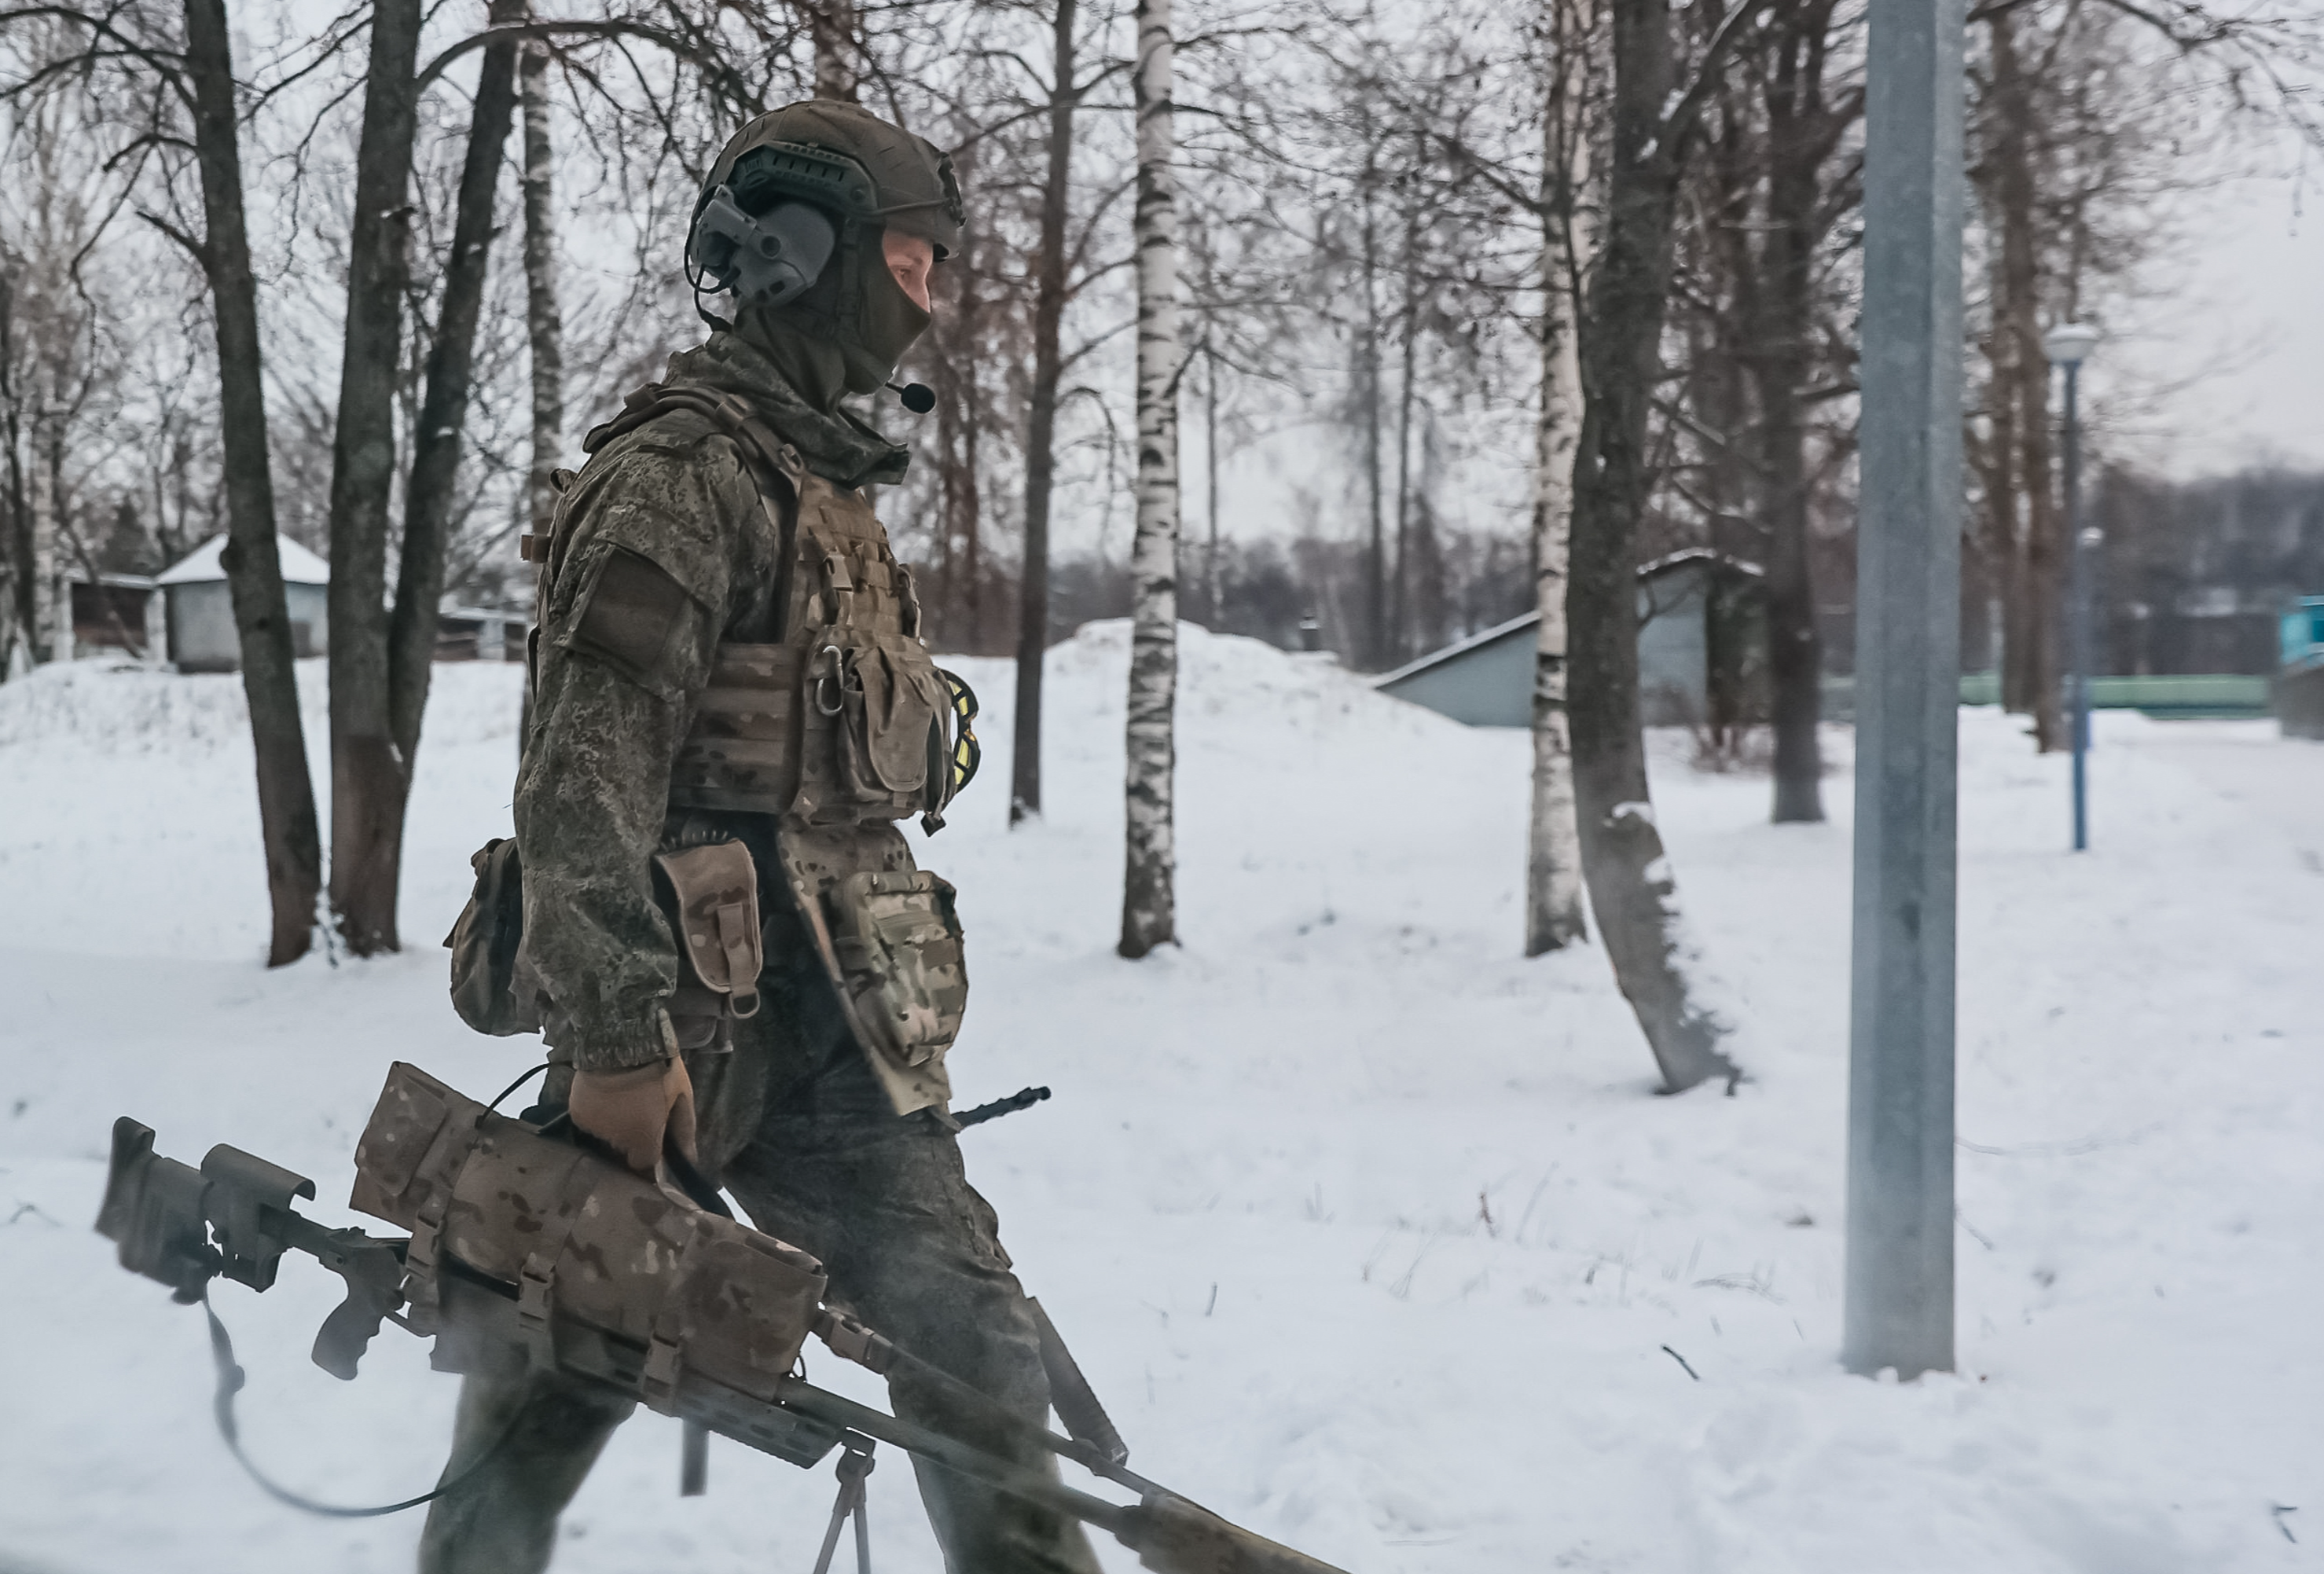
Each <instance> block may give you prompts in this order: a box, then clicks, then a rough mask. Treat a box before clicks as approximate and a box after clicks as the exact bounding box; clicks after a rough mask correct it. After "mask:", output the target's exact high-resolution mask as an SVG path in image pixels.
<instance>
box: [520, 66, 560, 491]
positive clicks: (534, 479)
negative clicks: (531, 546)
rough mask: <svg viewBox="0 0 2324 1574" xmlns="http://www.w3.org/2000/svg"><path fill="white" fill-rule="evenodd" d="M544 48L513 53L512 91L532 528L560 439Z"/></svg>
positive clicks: (554, 229)
mask: <svg viewBox="0 0 2324 1574" xmlns="http://www.w3.org/2000/svg"><path fill="white" fill-rule="evenodd" d="M548 76H549V51H548V50H547V48H546V47H544V46H542V45H540V44H538V43H533V44H528V45H526V46H525V47H524V49H523V50H522V51H521V52H520V53H519V54H518V56H517V92H518V95H519V97H520V98H521V102H522V104H523V111H524V301H525V319H524V320H525V335H526V338H527V340H528V342H529V343H530V346H531V354H532V474H531V476H530V503H531V516H530V518H531V529H532V533H533V534H534V535H536V536H546V535H548V533H549V514H550V513H551V512H552V511H554V510H555V508H556V506H557V493H556V492H555V491H554V490H553V489H552V488H551V487H550V486H549V475H550V474H551V473H552V472H554V471H555V470H556V469H557V465H558V459H559V457H560V456H561V451H562V449H563V446H564V442H565V319H564V317H563V316H562V314H560V313H559V312H558V308H557V207H556V204H555V200H554V197H555V189H554V188H553V187H552V185H551V184H550V177H551V173H552V171H553V170H554V169H555V152H554V150H553V148H552V147H551V146H550V143H549V91H548V88H549V84H548Z"/></svg>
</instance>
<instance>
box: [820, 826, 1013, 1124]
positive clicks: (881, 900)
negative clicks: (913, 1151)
mask: <svg viewBox="0 0 2324 1574" xmlns="http://www.w3.org/2000/svg"><path fill="white" fill-rule="evenodd" d="M887 837H888V838H889V841H888V842H884V843H878V844H871V845H866V844H865V843H863V842H862V840H861V833H855V834H853V835H850V834H848V833H815V832H812V831H808V830H806V829H803V828H797V827H791V828H786V830H785V831H784V833H783V834H782V836H781V838H780V841H779V847H780V849H781V857H782V862H783V873H784V875H785V877H786V879H788V883H789V885H790V888H791V895H792V898H793V900H794V901H795V902H796V903H797V905H798V914H799V917H800V919H801V920H802V921H803V922H804V923H805V925H807V934H809V936H810V937H811V938H812V940H813V941H814V943H815V948H816V953H817V954H818V955H819V956H820V957H821V958H822V961H823V965H824V970H825V972H826V973H828V974H829V975H830V978H831V981H832V985H833V988H834V989H835V990H836V991H837V993H838V996H839V1002H840V1006H841V1008H843V1009H844V1012H845V1013H846V1016H847V1020H848V1025H849V1026H850V1027H851V1028H852V1029H853V1032H854V1036H855V1040H856V1042H857V1044H859V1045H861V1046H862V1050H863V1055H864V1059H865V1060H866V1061H867V1062H869V1063H870V1064H871V1071H872V1074H873V1075H874V1076H875V1077H877V1078H878V1080H879V1082H880V1084H881V1088H882V1089H884V1090H885V1091H886V1092H887V1094H888V1098H889V1100H890V1103H892V1104H893V1105H894V1106H895V1109H896V1113H898V1114H899V1115H908V1114H910V1113H911V1112H912V1111H913V1110H915V1109H927V1108H930V1107H932V1106H933V1107H935V1108H937V1109H942V1108H943V1107H944V1106H945V1104H947V1103H948V1102H950V1100H951V1099H952V1081H951V1078H950V1077H949V1076H948V1075H947V1074H946V1073H945V1051H947V1050H948V1049H950V1048H951V1047H952V1043H953V1040H954V1038H955V1037H956V1036H958V1035H959V1033H960V1024H961V1017H962V1016H963V1014H964V1012H965V1010H966V1009H967V1006H968V968H967V962H966V958H965V953H964V948H963V945H962V941H961V927H960V917H959V915H958V913H957V911H956V910H955V908H954V901H953V888H952V887H951V886H950V885H948V884H946V883H945V881H944V880H942V879H938V878H937V877H936V875H934V874H931V873H929V872H928V871H927V870H916V869H914V868H912V867H911V859H910V854H909V853H908V852H907V851H905V849H904V846H903V838H902V837H901V836H899V835H897V834H896V833H894V832H892V831H891V832H889V833H887Z"/></svg>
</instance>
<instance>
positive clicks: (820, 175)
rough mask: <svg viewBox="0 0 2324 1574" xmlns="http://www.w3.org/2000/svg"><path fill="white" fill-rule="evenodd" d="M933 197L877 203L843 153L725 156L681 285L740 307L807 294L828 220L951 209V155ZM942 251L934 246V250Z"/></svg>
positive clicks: (794, 146) (824, 254) (776, 151)
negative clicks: (729, 159)
mask: <svg viewBox="0 0 2324 1574" xmlns="http://www.w3.org/2000/svg"><path fill="white" fill-rule="evenodd" d="M942 169H943V170H944V178H945V198H943V199H942V200H941V201H939V202H910V203H900V204H898V205H896V206H893V207H881V204H880V198H879V188H878V186H877V185H876V184H875V183H874V182H873V180H872V179H871V172H870V171H869V170H865V169H864V167H863V166H862V164H861V163H859V162H857V161H855V160H854V159H852V158H850V157H848V156H847V155H846V154H844V153H841V152H834V151H832V150H831V149H829V148H819V147H809V146H807V145H805V144H803V143H762V144H761V145H760V146H758V147H755V148H752V149H751V150H750V151H749V152H745V153H743V154H742V157H741V158H739V159H737V160H735V161H734V168H733V171H732V172H731V173H730V174H729V175H728V177H727V179H726V183H725V184H724V185H723V186H717V187H714V188H712V189H710V190H708V191H706V192H705V193H704V194H703V197H702V200H701V202H700V203H699V204H698V205H697V206H696V209H695V215H694V227H693V230H692V232H691V233H690V234H689V235H687V262H688V264H689V268H688V273H687V282H689V283H690V284H692V285H693V286H694V290H695V293H696V295H697V296H700V295H705V294H712V293H715V292H716V291H719V290H733V292H734V295H735V298H736V300H737V301H738V303H740V304H742V305H744V306H758V307H774V306H782V305H784V304H786V303H788V302H789V301H792V300H796V299H798V297H799V296H801V295H803V294H805V293H806V292H807V288H808V287H809V286H810V285H812V284H813V283H814V282H815V281H816V277H817V276H818V275H820V274H821V273H822V272H823V270H824V266H825V264H826V263H827V262H830V260H831V253H832V251H833V249H834V248H835V246H836V245H837V244H838V239H839V235H838V231H837V228H836V226H835V224H834V223H833V219H834V217H836V218H837V219H839V220H840V221H841V222H851V221H852V222H853V223H857V224H863V225H874V224H880V223H882V222H884V221H885V220H887V219H888V218H889V217H890V216H892V215H894V214H898V213H902V212H905V211H907V210H908V209H912V208H918V207H938V206H944V205H945V204H946V203H949V204H951V205H954V206H957V204H958V202H959V198H958V197H957V196H955V195H954V187H953V186H952V183H951V161H949V160H945V161H944V162H943V165H942ZM936 251H937V254H938V255H939V256H942V255H943V254H944V252H945V248H944V247H942V246H938V247H937V248H936Z"/></svg>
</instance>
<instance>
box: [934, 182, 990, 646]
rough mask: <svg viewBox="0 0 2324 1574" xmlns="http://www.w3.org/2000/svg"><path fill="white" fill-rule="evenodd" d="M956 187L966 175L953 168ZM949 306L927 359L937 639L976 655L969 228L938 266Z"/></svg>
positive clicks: (972, 255) (977, 424)
mask: <svg viewBox="0 0 2324 1574" xmlns="http://www.w3.org/2000/svg"><path fill="white" fill-rule="evenodd" d="M959 174H960V177H961V181H962V184H963V185H964V186H965V185H967V184H968V182H969V177H970V174H971V171H970V170H967V169H965V168H964V169H961V170H959ZM944 272H945V279H944V282H945V284H946V285H948V286H949V287H950V288H951V290H952V298H951V300H950V302H949V307H950V309H948V310H946V311H945V312H944V313H942V314H941V316H940V317H939V318H938V322H939V324H940V325H941V326H940V332H941V335H942V344H941V345H939V346H937V347H936V350H935V351H934V353H933V354H931V355H930V357H929V371H928V376H929V379H930V380H931V381H932V382H934V383H935V384H936V391H937V394H938V397H937V400H936V464H937V472H936V479H937V483H938V490H939V492H940V493H941V503H942V509H943V512H942V516H941V517H942V519H943V520H944V541H943V552H942V563H943V568H944V603H943V604H944V612H945V641H946V643H947V645H948V646H949V647H950V648H951V649H958V650H962V651H964V652H967V653H970V654H973V655H982V654H983V652H984V642H983V641H984V618H983V608H984V596H983V587H982V578H983V572H984V566H983V562H982V557H983V549H982V536H983V533H984V530H983V498H982V483H981V480H980V476H979V471H980V468H981V460H982V452H981V450H982V443H983V420H982V400H980V398H979V396H978V395H979V390H978V386H977V373H976V364H977V359H978V356H979V354H981V352H982V347H983V335H984V320H983V319H984V297H983V291H982V288H981V286H980V281H979V280H978V279H977V275H976V230H975V228H974V226H971V227H969V228H968V229H965V230H964V231H963V232H962V233H961V237H960V249H959V251H958V252H957V253H956V254H955V255H954V258H953V259H952V261H950V262H947V263H946V264H945V270H944Z"/></svg>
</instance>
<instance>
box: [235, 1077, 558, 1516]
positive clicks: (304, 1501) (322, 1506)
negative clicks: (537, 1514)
mask: <svg viewBox="0 0 2324 1574" xmlns="http://www.w3.org/2000/svg"><path fill="white" fill-rule="evenodd" d="M511 1091H514V1090H513V1089H512V1090H511ZM502 1097H503V1098H506V1097H507V1094H505V1093H504V1094H503V1095H502ZM202 1313H203V1315H205V1316H206V1317H208V1319H209V1320H210V1358H211V1359H213V1360H214V1361H216V1362H217V1377H218V1385H217V1396H216V1397H215V1398H214V1399H212V1401H211V1403H210V1411H211V1413H212V1414H213V1415H214V1416H216V1417H217V1429H218V1435H219V1436H221V1437H223V1438H225V1439H226V1447H227V1448H228V1449H229V1450H232V1451H233V1453H234V1458H235V1463H236V1464H238V1465H240V1466H241V1467H242V1468H243V1469H244V1471H245V1472H246V1473H248V1475H249V1477H250V1478H251V1479H252V1480H253V1481H255V1482H257V1483H258V1486H259V1489H260V1490H261V1491H263V1492H264V1493H265V1494H266V1495H267V1496H269V1497H272V1498H273V1499H274V1500H275V1501H276V1502H277V1503H283V1504H288V1505H290V1506H291V1507H292V1508H296V1509H299V1510H301V1511H302V1512H304V1513H307V1514H321V1515H323V1516H324V1517H326V1518H327V1519H376V1518H378V1517H379V1516H380V1515H382V1514H401V1513H402V1512H403V1511H404V1510H405V1509H407V1508H418V1507H419V1506H420V1505H421V1504H423V1503H433V1502H435V1501H436V1499H438V1498H439V1497H441V1496H445V1495H446V1494H447V1493H450V1492H457V1490H459V1489H460V1488H461V1487H465V1486H466V1485H467V1484H468V1482H469V1481H470V1480H471V1479H473V1478H474V1477H475V1476H476V1474H477V1473H478V1472H479V1471H481V1470H483V1469H484V1467H485V1466H486V1465H489V1464H491V1463H492V1462H493V1457H494V1456H495V1455H497V1454H498V1453H499V1452H500V1451H501V1448H502V1446H503V1444H505V1443H506V1442H507V1441H509V1439H511V1438H512V1437H514V1436H515V1435H516V1427H517V1422H519V1421H521V1420H522V1419H523V1417H524V1407H523V1406H522V1405H519V1406H518V1407H517V1408H516V1409H515V1410H514V1411H513V1412H512V1413H510V1415H509V1420H508V1424H507V1425H506V1426H504V1427H503V1428H502V1429H501V1435H500V1436H498V1437H496V1438H494V1439H493V1441H492V1446H491V1447H490V1448H487V1449H486V1450H484V1452H483V1453H481V1454H479V1455H478V1456H476V1459H475V1462H474V1463H472V1464H471V1465H469V1467H468V1468H466V1469H465V1470H463V1471H461V1472H460V1473H459V1474H458V1475H457V1476H455V1477H452V1478H451V1479H450V1480H449V1481H445V1482H441V1483H439V1484H438V1487H437V1488H436V1490H435V1491H433V1492H423V1493H421V1494H420V1496H417V1497H407V1498H405V1499H404V1500H403V1501H402V1502H401V1503H383V1504H380V1505H377V1506H375V1507H371V1508H343V1507H340V1506H339V1505H337V1504H330V1503H318V1502H316V1501H315V1500H314V1499H313V1498H311V1497H302V1496H300V1495H299V1494H298V1493H296V1492H293V1491H291V1489H290V1488H289V1487H283V1486H280V1485H278V1484H277V1483H275V1482H274V1481H272V1480H270V1479H269V1478H268V1477H267V1476H266V1473H265V1472H264V1471H263V1470H261V1469H260V1468H258V1467H257V1466H256V1465H254V1464H253V1463H252V1462H251V1459H250V1456H249V1455H248V1454H245V1453H244V1452H243V1451H242V1434H241V1429H240V1428H239V1427H238V1426H236V1425H235V1419H234V1396H235V1395H236V1394H238V1393H240V1392H241V1391H242V1385H243V1371H242V1367H240V1366H238V1365H237V1364H236V1363H235V1358H234V1340H233V1339H231V1338H230V1337H228V1335H227V1333H226V1324H225V1323H223V1322H220V1321H218V1314H217V1308H216V1307H214V1306H212V1305H211V1304H210V1294H209V1287H208V1285H204V1286H203V1288H202Z"/></svg>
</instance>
